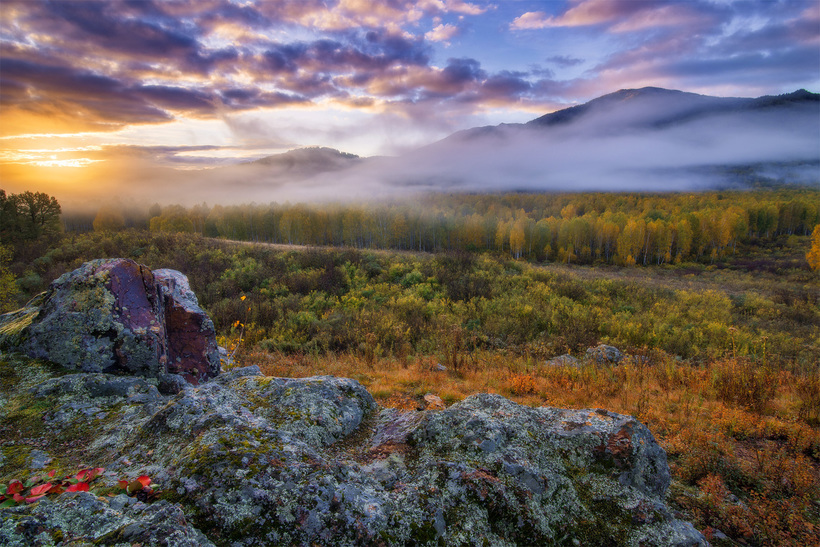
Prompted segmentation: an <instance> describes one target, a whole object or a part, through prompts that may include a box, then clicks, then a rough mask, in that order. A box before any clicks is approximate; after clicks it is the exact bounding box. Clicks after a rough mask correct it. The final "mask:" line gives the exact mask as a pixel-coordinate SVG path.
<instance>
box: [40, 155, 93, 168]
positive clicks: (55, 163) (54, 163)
mask: <svg viewBox="0 0 820 547" xmlns="http://www.w3.org/2000/svg"><path fill="white" fill-rule="evenodd" d="M56 157H57V156H50V159H48V160H37V161H32V162H29V163H30V164H31V165H36V166H38V167H85V166H87V165H91V164H92V163H100V162H101V161H103V160H92V159H89V158H76V159H72V160H58V159H55V158H56Z"/></svg>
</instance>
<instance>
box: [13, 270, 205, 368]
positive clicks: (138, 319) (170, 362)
mask: <svg viewBox="0 0 820 547" xmlns="http://www.w3.org/2000/svg"><path fill="white" fill-rule="evenodd" d="M0 347H4V348H6V349H12V350H15V351H20V352H22V353H25V354H26V355H28V356H30V357H33V358H38V359H47V360H49V361H52V362H55V363H57V364H59V365H61V366H64V367H66V368H69V369H75V370H81V371H84V372H117V373H126V374H135V375H141V376H147V377H156V378H158V377H161V376H163V375H165V374H178V375H181V376H182V377H183V378H184V379H185V380H187V381H188V382H191V383H194V384H197V383H199V382H201V381H204V380H207V379H208V378H211V377H213V376H215V375H216V374H218V373H219V367H220V361H219V354H218V352H217V345H216V338H215V332H214V326H213V322H211V320H210V318H208V316H207V314H206V313H205V312H204V311H203V310H202V309H201V308H200V307H199V305H198V304H197V300H196V296H195V295H194V294H193V292H191V290H190V287H189V286H188V280H187V278H186V277H185V276H184V275H182V274H181V273H179V272H176V271H173V270H158V271H157V272H152V271H151V270H150V269H148V268H147V267H145V266H142V265H140V264H137V263H136V262H134V261H133V260H128V259H111V260H94V261H91V262H87V263H85V264H83V265H82V266H81V267H80V268H78V269H76V270H74V271H73V272H69V273H67V274H64V275H62V276H61V277H59V278H58V279H57V280H56V281H54V282H53V283H52V284H51V285H50V286H49V288H48V290H47V291H46V292H45V293H44V294H42V295H40V296H38V297H37V298H35V299H34V300H33V301H32V302H30V303H29V304H28V305H27V306H26V308H24V309H23V310H19V311H17V312H14V313H12V314H7V315H4V316H0Z"/></svg>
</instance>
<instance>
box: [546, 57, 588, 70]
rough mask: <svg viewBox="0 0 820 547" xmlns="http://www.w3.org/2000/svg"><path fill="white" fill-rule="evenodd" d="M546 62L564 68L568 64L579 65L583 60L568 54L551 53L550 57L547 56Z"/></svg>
mask: <svg viewBox="0 0 820 547" xmlns="http://www.w3.org/2000/svg"><path fill="white" fill-rule="evenodd" d="M547 62H548V63H552V64H554V65H558V66H560V67H563V68H566V67H570V66H575V65H580V64H581V63H583V62H584V60H583V59H578V58H576V57H570V56H569V55H553V56H552V57H547Z"/></svg>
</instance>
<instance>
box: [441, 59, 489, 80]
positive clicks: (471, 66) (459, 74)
mask: <svg viewBox="0 0 820 547" xmlns="http://www.w3.org/2000/svg"><path fill="white" fill-rule="evenodd" d="M443 72H444V78H445V79H446V80H447V82H449V83H452V84H465V83H469V82H474V81H477V80H483V79H484V78H486V77H487V73H486V72H485V71H484V70H482V69H481V63H479V62H478V61H476V60H475V59H467V58H462V59H448V60H447V66H446V67H444V71H443Z"/></svg>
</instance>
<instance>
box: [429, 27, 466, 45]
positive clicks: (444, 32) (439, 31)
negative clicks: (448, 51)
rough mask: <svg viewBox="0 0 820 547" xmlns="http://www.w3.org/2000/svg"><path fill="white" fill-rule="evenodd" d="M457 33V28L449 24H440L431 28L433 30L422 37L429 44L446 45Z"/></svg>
mask: <svg viewBox="0 0 820 547" xmlns="http://www.w3.org/2000/svg"><path fill="white" fill-rule="evenodd" d="M458 33H459V28H458V27H457V26H455V25H451V24H449V23H445V24H440V25H437V26H435V27H433V30H431V31H430V32H427V33H426V34H425V35H424V37H425V38H426V39H428V40H430V41H431V42H444V43H448V42H449V41H450V40H452V39H453V37H454V36H456V35H457V34H458Z"/></svg>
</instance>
